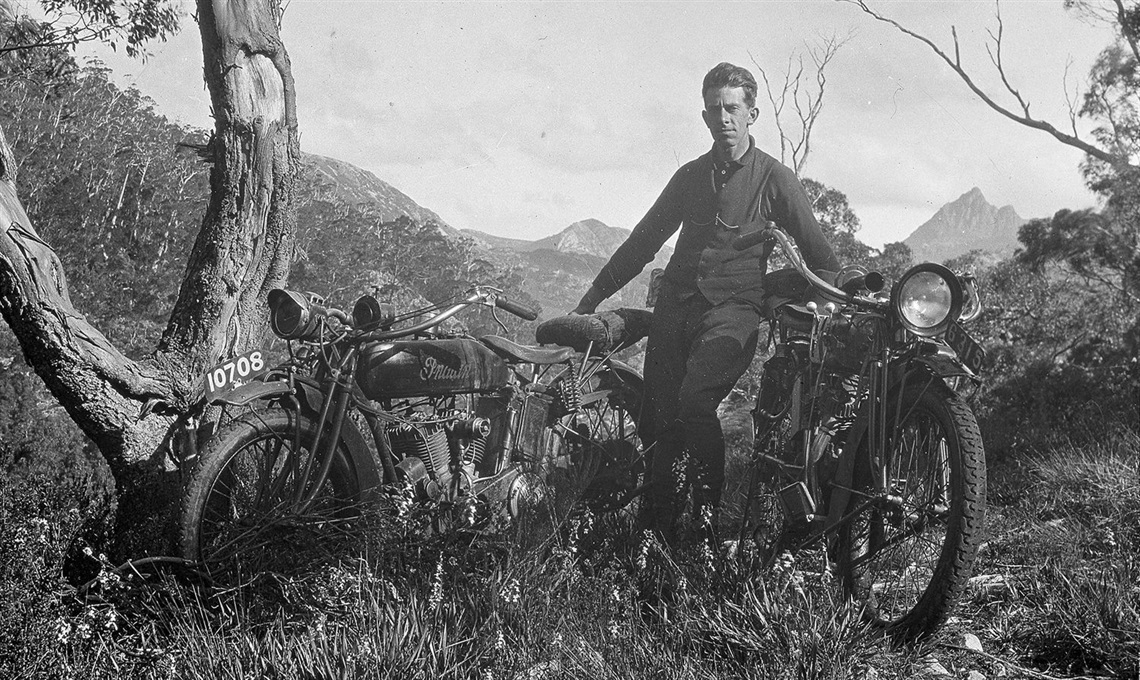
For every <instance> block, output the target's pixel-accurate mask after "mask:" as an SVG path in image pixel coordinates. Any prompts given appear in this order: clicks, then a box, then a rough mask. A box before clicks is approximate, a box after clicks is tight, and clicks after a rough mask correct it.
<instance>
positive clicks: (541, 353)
mask: <svg viewBox="0 0 1140 680" xmlns="http://www.w3.org/2000/svg"><path fill="white" fill-rule="evenodd" d="M479 342H481V343H483V344H484V345H486V346H487V347H489V348H490V349H491V351H492V352H494V353H495V354H498V355H499V356H501V357H502V358H504V359H506V360H507V361H521V362H524V363H528V364H557V363H561V362H563V361H566V360H567V359H570V358H571V357H573V356H574V350H573V349H572V348H570V347H556V348H553V349H545V348H542V347H529V346H527V345H520V344H518V343H517V342H511V341H510V340H507V339H506V338H504V337H502V336H499V335H484V336H483V337H481V338H479Z"/></svg>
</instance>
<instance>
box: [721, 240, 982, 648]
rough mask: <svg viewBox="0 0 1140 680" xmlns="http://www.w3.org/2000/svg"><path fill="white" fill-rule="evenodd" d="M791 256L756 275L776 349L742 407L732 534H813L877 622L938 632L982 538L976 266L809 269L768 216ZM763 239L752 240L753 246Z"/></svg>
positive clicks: (762, 545) (790, 546)
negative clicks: (739, 480) (893, 275)
mask: <svg viewBox="0 0 1140 680" xmlns="http://www.w3.org/2000/svg"><path fill="white" fill-rule="evenodd" d="M773 241H774V242H776V243H778V244H779V246H780V247H781V249H782V251H783V253H784V254H785V255H786V256H787V258H788V260H789V261H790V262H791V264H792V267H791V268H789V269H784V270H779V271H775V272H772V273H770V274H768V275H767V276H766V277H765V291H766V296H767V299H766V300H765V309H766V312H767V315H768V317H769V320H770V324H771V325H770V336H769V337H770V341H775V346H774V349H773V353H772V356H771V357H770V358H769V359H768V360H767V361H766V362H765V364H764V367H763V371H762V373H761V380H760V385H759V389H758V394H757V397H756V402H755V408H754V409H753V428H754V432H753V435H754V437H753V449H752V454H751V462H752V465H751V472H752V480H751V482H750V484H749V501H748V503H747V505H746V510H745V522H744V526H743V527H742V529H741V534H740V536H741V539H742V540H745V541H751V542H752V545H754V546H756V547H757V548H758V549H759V553H760V554H761V555H763V556H765V559H767V560H774V559H775V558H776V557H778V556H779V555H781V554H783V553H784V552H787V551H791V552H794V551H797V550H804V549H810V548H813V547H814V548H822V552H824V553H825V554H826V557H827V560H828V563H829V569H831V570H832V571H834V572H836V573H837V574H838V576H839V578H840V580H841V582H842V583H843V586H844V588H845V590H846V591H847V593H848V594H849V595H850V596H851V597H853V598H854V599H855V600H857V601H858V602H860V603H862V609H863V612H864V614H865V616H866V617H867V619H868V620H869V621H870V622H871V624H872V625H874V626H876V627H878V628H880V629H883V630H885V631H886V632H887V633H888V634H890V635H891V636H893V637H894V638H896V639H898V640H900V641H906V642H912V641H916V640H920V639H922V638H925V637H927V636H929V635H930V634H931V633H933V632H934V631H935V630H937V628H938V627H939V626H941V625H942V623H943V622H944V621H945V620H946V618H947V617H948V616H949V614H950V612H951V610H952V609H953V607H954V604H955V602H956V600H957V599H958V598H959V597H960V596H961V594H962V593H963V591H964V590H965V588H966V585H967V582H968V580H969V577H970V572H971V568H972V565H973V562H974V558H975V556H976V555H977V551H978V547H979V545H980V544H981V542H982V525H983V522H984V519H985V508H986V466H985V454H984V451H983V446H982V438H981V435H980V433H979V429H978V424H977V421H976V419H975V416H974V414H973V412H972V411H971V409H970V406H969V404H968V403H967V401H966V396H965V394H964V390H967V389H969V388H970V387H971V386H973V387H976V386H977V385H978V383H979V377H978V376H979V371H980V370H981V369H982V366H983V364H984V361H985V352H984V350H983V349H982V347H981V346H980V345H979V344H978V343H977V342H976V341H975V340H974V339H973V338H972V337H971V336H970V335H969V334H968V333H967V332H966V330H965V329H964V328H963V325H964V324H967V323H969V322H970V321H972V320H973V319H974V318H976V317H977V316H978V315H979V314H980V313H981V302H980V299H979V297H978V290H977V286H976V284H975V282H974V280H973V278H972V277H968V276H958V275H957V274H955V273H954V272H952V271H950V270H949V269H947V268H946V267H943V266H942V265H938V264H933V263H924V264H919V265H916V266H914V267H912V268H911V269H909V270H908V271H906V272H905V273H903V274H902V276H900V277H899V279H898V280H897V281H896V282H894V285H893V286H891V287H890V289H889V292H888V291H884V290H883V289H884V283H885V282H884V280H883V277H882V276H881V275H880V274H878V273H876V272H868V271H866V270H864V269H861V268H858V267H848V268H846V269H844V270H841V271H840V272H837V273H823V274H822V275H821V274H817V273H815V272H813V271H811V270H810V269H809V268H808V267H807V265H806V264H805V263H804V260H803V258H802V257H801V256H800V254H799V252H798V250H797V249H796V247H795V244H794V243H793V242H792V241H791V240H790V239H789V238H788V236H787V235H786V234H785V233H784V232H783V231H781V230H780V229H779V228H778V227H777V226H776V225H775V224H772V223H769V224H768V225H767V226H766V227H764V228H762V229H759V230H756V231H754V232H751V233H748V234H742V235H741V236H739V237H737V241H736V243H735V244H734V246H735V247H736V248H738V249H740V250H746V249H749V248H753V247H757V246H761V244H767V243H771V242H773ZM761 249H762V248H757V250H761Z"/></svg>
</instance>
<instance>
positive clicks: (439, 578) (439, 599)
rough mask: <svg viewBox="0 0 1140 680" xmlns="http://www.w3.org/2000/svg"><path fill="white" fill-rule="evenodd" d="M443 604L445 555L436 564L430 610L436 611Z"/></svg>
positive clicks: (429, 600) (429, 599) (429, 598)
mask: <svg viewBox="0 0 1140 680" xmlns="http://www.w3.org/2000/svg"><path fill="white" fill-rule="evenodd" d="M442 603H443V555H440V556H439V561H437V562H436V563H435V575H433V576H432V579H431V594H430V595H429V596H428V610H429V611H432V612H434V611H436V610H437V609H439V605H440V604H442Z"/></svg>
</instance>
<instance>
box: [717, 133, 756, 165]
mask: <svg viewBox="0 0 1140 680" xmlns="http://www.w3.org/2000/svg"><path fill="white" fill-rule="evenodd" d="M757 153H758V151H757V149H756V140H755V139H754V138H753V137H752V135H748V150H747V151H745V152H744V155H743V156H741V157H740V158H739V159H738V160H735V161H718V160H717V159H716V151H715V149H709V153H708V157H709V162H710V163H712V164H713V165H717V164H721V165H727V166H729V167H735V168H740V167H744V166H745V165H747V164H748V163H751V162H752V157H753V156H755V155H756V154H757Z"/></svg>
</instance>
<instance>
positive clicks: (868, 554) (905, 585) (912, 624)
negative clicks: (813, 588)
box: [838, 378, 986, 642]
mask: <svg viewBox="0 0 1140 680" xmlns="http://www.w3.org/2000/svg"><path fill="white" fill-rule="evenodd" d="M887 410H888V412H887V418H886V421H887V427H886V430H885V433H884V435H885V438H884V440H883V441H884V445H883V446H882V447H881V455H880V454H876V453H875V452H871V451H868V450H867V445H866V441H865V440H864V442H863V444H862V448H861V449H860V451H859V454H860V457H859V463H858V468H857V476H856V489H862V490H863V491H864V493H865V494H866V497H870V498H872V499H873V502H872V503H871V504H870V505H869V507H868V508H867V509H866V510H865V511H864V512H862V513H860V514H859V515H858V516H856V517H855V519H854V520H853V521H851V522H849V523H848V524H846V525H844V526H843V527H842V529H841V530H840V532H839V540H838V548H839V555H838V558H839V560H838V561H839V568H840V573H841V576H842V579H843V583H844V586H845V587H846V589H847V591H848V593H849V594H850V595H851V596H853V597H854V598H855V599H856V600H857V601H859V602H861V603H863V606H864V613H865V615H866V616H867V618H868V619H869V620H870V621H871V623H872V624H873V625H875V626H876V627H878V628H881V629H883V630H885V631H886V632H887V633H888V634H890V635H891V636H892V637H894V638H895V639H897V640H899V641H903V642H914V641H916V640H920V639H922V638H924V637H926V636H928V635H930V634H931V633H933V632H934V631H935V630H937V628H938V627H939V626H940V625H942V623H943V622H944V621H945V620H946V618H947V617H948V616H949V614H950V611H951V610H952V608H953V606H954V604H955V602H956V601H957V599H958V598H959V596H961V594H962V592H963V591H964V590H965V588H966V585H967V582H968V581H969V578H970V571H971V568H972V566H973V562H974V557H975V555H976V554H977V551H978V546H979V544H980V543H981V541H982V524H983V521H984V519H985V506H986V471H985V470H986V468H985V454H984V451H983V448H982V438H981V434H980V433H979V430H978V424H977V421H976V420H975V418H974V415H973V413H972V411H971V410H970V408H969V406H967V405H966V403H965V402H964V401H963V400H962V399H961V398H960V397H958V396H957V395H955V394H954V393H953V392H952V391H951V390H950V389H949V388H948V387H947V386H946V385H945V384H943V383H942V381H941V380H938V379H936V378H930V379H929V380H924V381H922V382H921V383H917V384H910V385H907V386H906V388H905V389H903V390H900V391H898V392H897V393H896V394H894V395H893V396H892V397H891V398H890V399H889V400H888V402H887ZM873 479H878V480H881V481H880V483H879V484H875V483H873V482H872V481H871V480H873ZM883 486H885V488H878V487H883ZM863 497H864V496H863V495H861V494H857V495H855V496H854V499H853V501H852V502H853V503H859V502H861V501H862V498H863Z"/></svg>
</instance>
